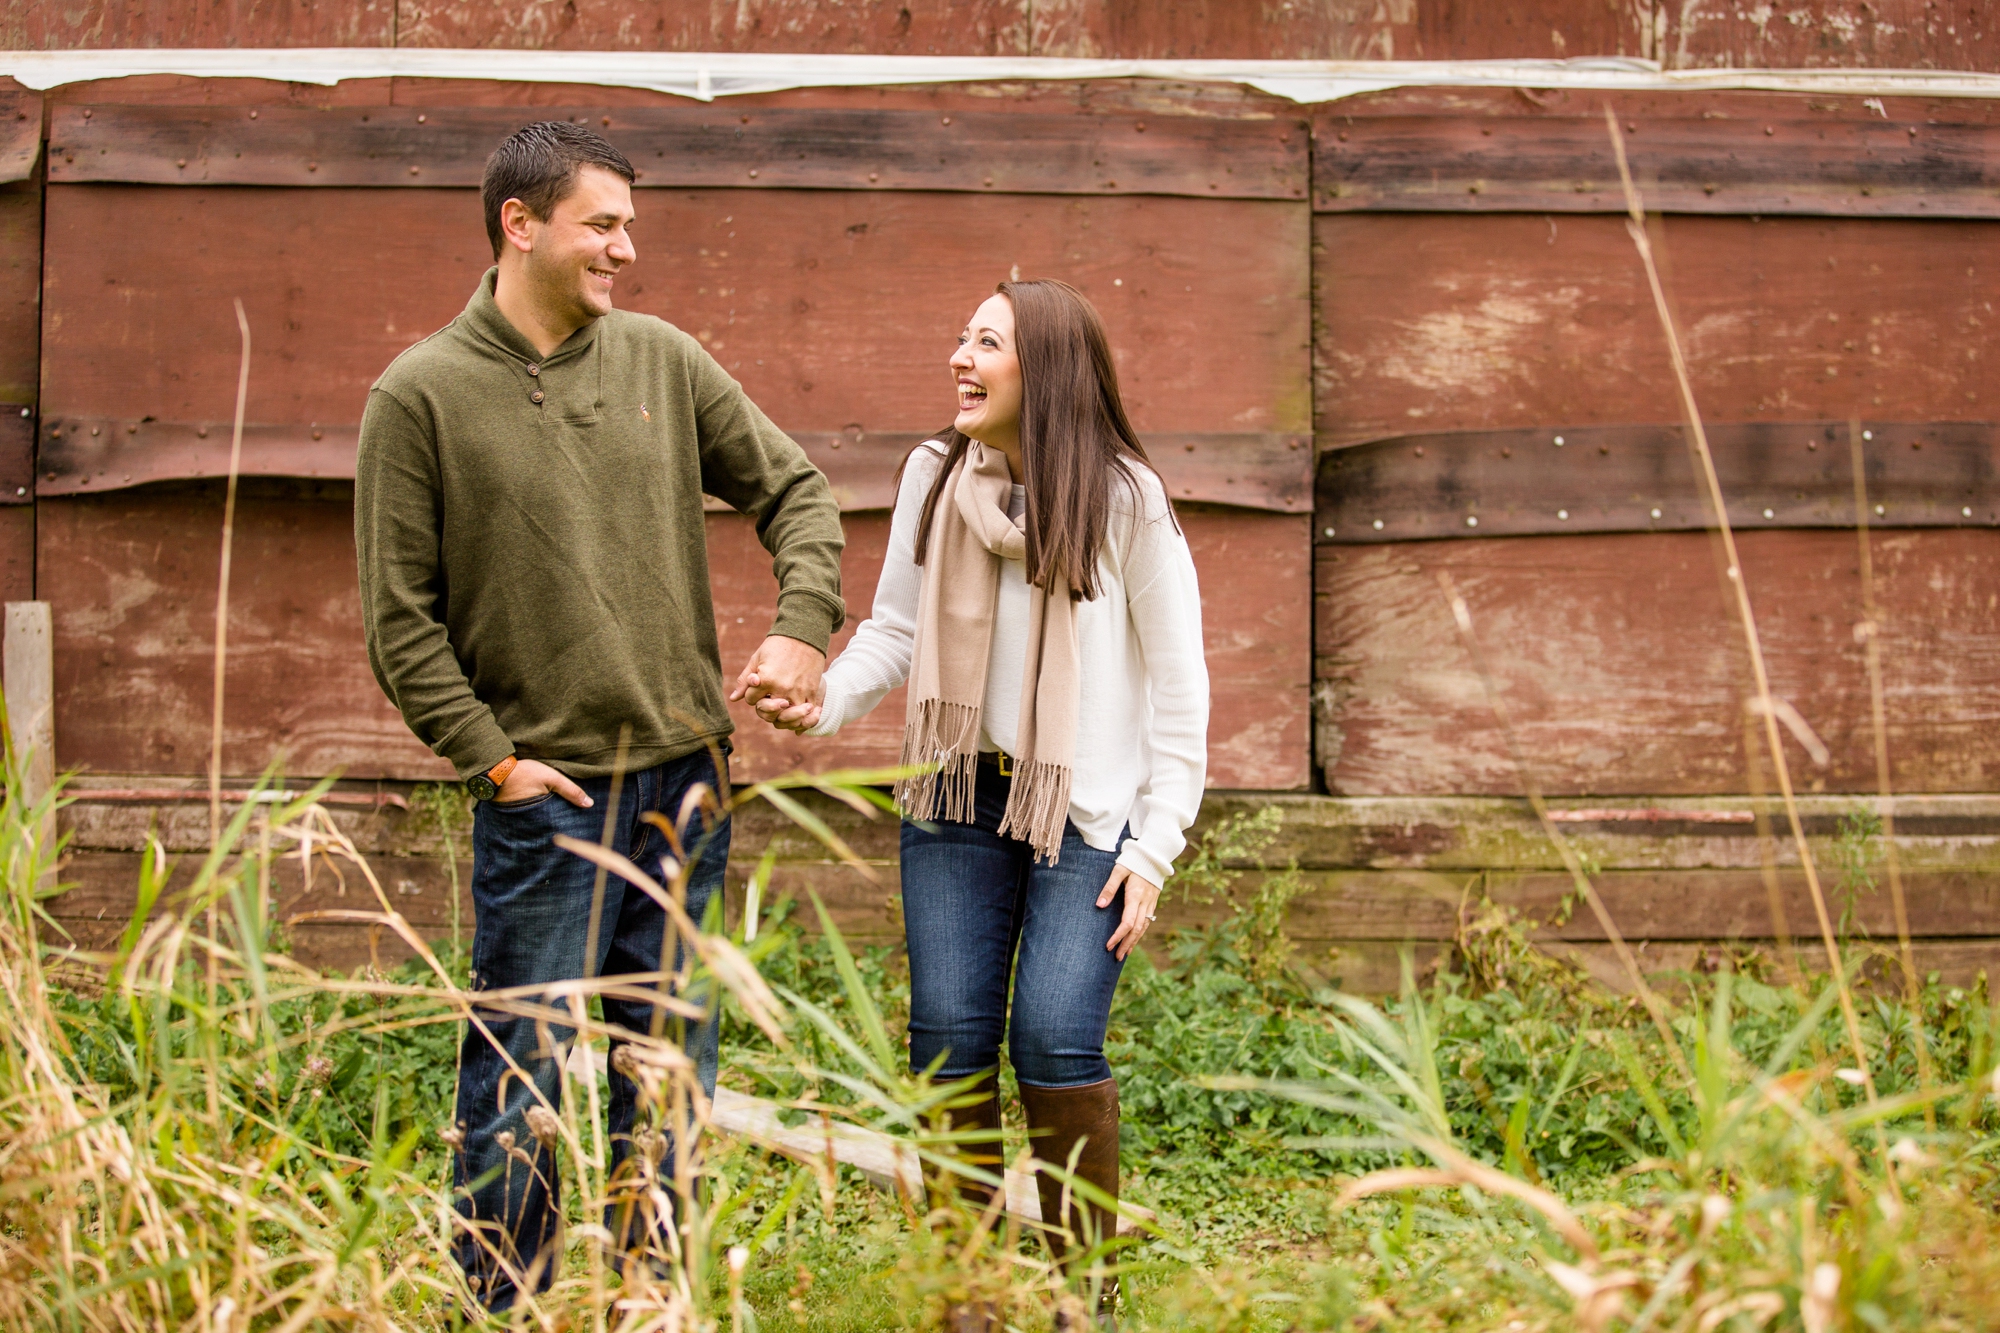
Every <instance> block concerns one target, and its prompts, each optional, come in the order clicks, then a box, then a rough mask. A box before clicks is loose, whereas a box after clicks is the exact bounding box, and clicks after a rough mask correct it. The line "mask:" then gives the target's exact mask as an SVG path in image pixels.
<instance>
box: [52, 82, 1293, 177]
mask: <svg viewBox="0 0 2000 1333" xmlns="http://www.w3.org/2000/svg"><path fill="white" fill-rule="evenodd" d="M536 114H537V115H540V116H542V117H544V118H549V119H558V118H560V119H569V120H574V121H576V122H578V123H582V124H588V125H590V126H591V127H592V128H594V129H599V130H601V131H602V132H603V133H604V135H605V136H606V137H607V138H609V139H610V140H611V141H612V142H613V143H615V144H617V145H618V146H619V147H620V148H621V149H623V150H624V152H625V153H626V154H627V155H628V156H629V157H630V158H631V159H632V163H633V165H634V166H635V167H636V168H637V169H638V171H639V177H638V180H637V181H636V182H635V183H636V184H638V185H641V186H660V187H670V188H676V189H680V188H686V187H689V186H722V187H735V188H742V189H762V190H771V189H837V190H966V191H973V192H979V193H985V192H991V193H995V194H1006V193H1015V194H1086V195H1089V194H1114V195H1123V194H1166V195H1194V196H1197V197H1199V198H1204V199H1219V198H1231V199H1303V198H1304V197H1305V193H1306V183H1307V161H1306V139H1307V134H1306V127H1305V122H1304V121H1303V120H1302V119H1292V120H1285V121H1250V120H1220V119H1209V118H1195V117H1187V116H1155V117H1153V118H1152V119H1150V120H1148V119H1145V118H1143V117H1129V116H1090V115H1076V114H1070V115H1042V114H1036V113H1029V112H1017V111H1003V112H991V111H989V112H978V111H972V112H964V111H961V112H959V113H958V114H956V115H944V116H937V115H932V114H929V113H927V112H923V111H897V110H873V109H869V110H861V109H855V110H836V109H831V108H826V109H817V110H792V109H787V108H779V107H757V106H752V107H747V108H746V107H738V106H736V105H734V104H730V105H726V106H687V105H681V106H664V107H620V108H615V109H613V108H607V107H597V106H592V107H565V108H559V109H551V110H548V111H545V112H538V113H536ZM527 119H528V116H527V115H526V114H524V113H523V112H521V111H519V110H515V109H510V108H506V107H453V108H442V107H437V108H430V109H427V110H415V109H410V108H401V107H387V106H380V107H372V108H362V109H356V108H346V107H343V108H324V109H321V108H306V107H265V108H262V109H259V108H255V107H253V108H250V109H249V110H242V109H237V108H193V107H164V106H147V105H120V104H115V103H114V104H110V105H97V106H77V105H63V106H60V107H58V108H56V110H55V112H54V114H53V116H52V117H51V120H50V125H49V180H50V181H51V182H52V183H61V184H82V183H101V182H107V181H117V182H133V183H138V184H147V185H289V186H317V187H339V186H371V187H401V188H417V189H426V188H434V187H452V186H459V187H472V188H477V187H478V185H479V182H480V179H481V176H482V174H483V172H484V170H485V166H486V159H487V157H488V156H489V155H490V154H491V153H492V151H493V148H494V146H495V145H496V144H498V143H499V142H500V141H501V140H502V139H504V138H506V137H507V136H508V135H509V134H511V133H513V132H514V131H515V130H517V129H519V128H520V127H521V126H522V125H523V124H524V123H526V121H527Z"/></svg>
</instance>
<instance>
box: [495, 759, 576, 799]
mask: <svg viewBox="0 0 2000 1333" xmlns="http://www.w3.org/2000/svg"><path fill="white" fill-rule="evenodd" d="M549 792H554V793H555V794H556V795H558V796H560V797H562V798H563V799H564V800H565V801H568V802H569V803H570V804H571V805H579V806H582V807H583V808H584V809H586V810H588V809H589V808H590V807H591V806H593V805H595V804H596V802H595V801H593V800H591V799H590V797H589V796H587V795H586V794H585V793H584V790H583V788H581V787H579V786H577V785H576V784H575V783H574V782H571V781H570V780H569V779H568V778H566V777H564V776H563V775H562V774H561V773H558V772H557V771H556V770H555V769H553V768H550V767H549V766H548V765H547V764H544V763H542V762H541V761H540V760H536V759H523V760H521V761H520V762H519V763H517V764H515V765H514V771H513V772H511V773H509V774H508V775H507V780H506V781H505V782H503V783H501V784H500V790H499V792H498V793H497V794H496V795H495V796H494V797H493V803H494V804H495V805H514V804H517V803H519V802H521V801H532V800H534V799H535V798H536V797H538V796H544V795H546V794H548V793H549Z"/></svg>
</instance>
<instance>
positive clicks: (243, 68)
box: [0, 47, 2000, 102]
mask: <svg viewBox="0 0 2000 1333" xmlns="http://www.w3.org/2000/svg"><path fill="white" fill-rule="evenodd" d="M0 74H5V75H10V76H12V77H13V78H15V79H17V80H19V81H20V82H21V83H22V84H25V85H26V86H27V87H30V88H36V89H44V88H54V87H58V86H60V85H62V84H66V83H79V82H83V81H85V80H91V79H117V78H126V77H129V76H132V75H139V74H182V75H190V76H193V77H196V78H208V79H277V80H281V81H284V82H290V83H314V84H328V85H330V84H335V83H339V82H340V81H341V80H343V79H379V78H390V77H398V78H412V79H503V80H508V81H514V82H524V83H582V84H597V85H601V86H608V87H623V88H650V89H653V90H655V91H657V92H663V93H672V94H674V95H676V96H679V97H691V98H695V99H697V100H700V101H704V102H706V101H712V100H713V99H715V98H717V97H729V96H733V95H738V94H742V93H768V92H777V91H780V90H782V89H786V88H830V87H878V86H884V85H891V86H893V85H897V84H922V83H968V82H980V83H987V82H995V81H1001V80H1067V79H1165V80H1172V81H1177V82H1201V83H1238V84H1245V85H1247V86H1249V87H1252V88H1256V89H1259V90H1260V91H1263V92H1267V93H1272V94H1275V95H1277V96H1279V97H1287V98H1290V99H1291V100H1292V101H1294V102H1331V101H1334V100H1336V99H1337V98H1342V97H1352V96H1354V95H1355V94H1357V93H1368V92H1376V91H1379V90H1381V89H1384V88H1401V87H1412V86H1433V87H1435V86H1449V87H1462V88H1482V87H1483V88H1568V89H1578V90H1583V91H1609V90H1622V91H1648V92H1651V91H1667V90H1680V91H1696V90H1725V89H1726V90H1752V91H1762V92H1807V93H1825V94H1845V95H1848V96H1867V97H2000V74H1974V73H1963V72H1955V71H1941V70H1869V69H1793V70H1764V69H1688V70H1663V69H1661V68H1660V66H1659V65H1658V64H1657V63H1656V62H1654V61H1651V60H1634V59H1628V58H1624V57H1600V58H1590V59H1578V60H1461V61H1453V60H1061V59H1053V58H1027V57H1022V58H1014V57H1007V56H994V57H987V56H869V55H858V56H856V55H742V54H733V53H718V54H703V53H699V52H611V51H488V50H478V51H457V50H437V49H428V48H400V49H398V48H390V47H333V48H291V49H273V48H257V49H253V48H242V49H224V50H171V49H143V50H108V51H0Z"/></svg>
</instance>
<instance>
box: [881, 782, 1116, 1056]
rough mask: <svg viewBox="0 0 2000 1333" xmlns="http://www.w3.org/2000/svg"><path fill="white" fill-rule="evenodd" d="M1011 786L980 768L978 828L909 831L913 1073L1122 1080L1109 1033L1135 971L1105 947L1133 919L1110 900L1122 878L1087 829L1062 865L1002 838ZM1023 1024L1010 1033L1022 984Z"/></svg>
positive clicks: (1068, 833) (1072, 842)
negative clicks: (1121, 983)
mask: <svg viewBox="0 0 2000 1333" xmlns="http://www.w3.org/2000/svg"><path fill="white" fill-rule="evenodd" d="M1011 786H1012V781H1011V779H1008V778H1005V777H1002V776H1001V775H1000V772H999V770H998V769H997V768H995V767H994V766H993V765H991V764H984V763H982V764H981V765H979V776H978V780H977V786H976V788H975V792H976V799H975V805H974V822H973V823H970V824H955V823H949V822H944V821H937V822H934V823H932V825H931V827H932V829H933V830H934V831H932V832H926V831H925V830H924V829H922V828H920V827H918V826H917V825H915V824H912V823H909V822H907V821H906V822H905V823H904V824H903V842H902V869H903V929H904V931H905V932H906V938H907V939H908V941H909V948H910V1068H911V1069H912V1070H917V1071H921V1070H924V1069H928V1068H930V1067H931V1064H932V1062H933V1061H935V1060H937V1059H938V1058H939V1057H940V1056H942V1057H943V1063H942V1064H941V1065H939V1066H938V1070H937V1072H938V1075H939V1076H940V1077H942V1078H966V1077H969V1076H971V1075H973V1074H980V1073H984V1072H985V1071H987V1070H989V1069H993V1068H995V1067H996V1066H998V1065H999V1063H1000V1046H1001V1043H1002V1041H1003V1040H1004V1041H1005V1042H1006V1045H1007V1054H1008V1057H1009V1059H1010V1060H1011V1061H1012V1062H1013V1065H1014V1075H1015V1077H1016V1078H1017V1079H1019V1080H1020V1081H1021V1082H1023V1083H1026V1084H1029V1085H1031V1086H1035V1087H1044V1088H1069V1087H1078V1086H1081V1085H1083V1084H1086V1083H1101V1082H1103V1081H1104V1080H1105V1079H1107V1078H1110V1077H1111V1066H1110V1065H1109V1064H1107V1063H1106V1062H1105V1059H1104V1028H1105V1025H1106V1023H1108V1022H1109V1021H1110V1017H1111V996H1112V993H1113V992H1114V991H1116V990H1117V988H1118V974H1119V973H1120V972H1121V971H1122V970H1123V969H1124V964H1123V963H1122V962H1120V961H1119V960H1118V957H1117V956H1116V955H1115V954H1113V953H1112V952H1111V951H1110V950H1108V949H1106V948H1105V947H1104V946H1105V944H1106V943H1107V942H1108V941H1109V940H1110V938H1111V935H1112V932H1113V931H1115V930H1117V929H1118V922H1119V921H1120V919H1121V918H1122V917H1123V915H1124V911H1125V893H1124V890H1123V889H1120V890H1119V892H1118V896H1117V897H1115V898H1113V899H1112V900H1111V905H1110V906H1109V907H1099V906H1098V905H1097V895H1098V894H1099V893H1100V892H1102V891H1103V889H1104V882H1105V881H1106V880H1107V879H1109V878H1110V877H1111V872H1112V869H1113V868H1114V867H1115V866H1116V865H1117V864H1118V856H1117V853H1116V852H1104V851H1099V850H1098V849H1097V848H1095V847H1092V846H1091V845H1090V844H1088V843H1086V842H1085V841H1084V840H1083V837H1082V835H1081V834H1079V833H1078V832H1077V831H1076V826H1075V825H1074V824H1070V825H1066V826H1065V827H1064V829H1063V842H1062V855H1061V856H1060V857H1059V858H1058V859H1057V862H1056V864H1054V865H1048V864H1046V863H1042V862H1037V861H1036V859H1035V855H1034V852H1033V850H1032V849H1031V848H1030V847H1029V846H1028V844H1027V843H1025V842H1022V841H1020V840H1018V839H1015V838H1003V837H1001V836H1000V835H999V833H998V832H997V830H998V829H999V827H1000V818H1001V816H1002V814H1003V813H1004V812H1005V811H1006V808H1007V792H1008V789H1009V787H1011ZM1010 974H1011V976H1012V980H1013V997H1014V1015H1013V1024H1012V1027H1011V1029H1010V1027H1009V1025H1008V1020H1007V992H1008V980H1009V976H1010Z"/></svg>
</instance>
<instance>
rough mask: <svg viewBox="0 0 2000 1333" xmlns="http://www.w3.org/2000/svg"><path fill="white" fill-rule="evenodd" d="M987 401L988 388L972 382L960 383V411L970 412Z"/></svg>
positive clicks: (961, 381)
mask: <svg viewBox="0 0 2000 1333" xmlns="http://www.w3.org/2000/svg"><path fill="white" fill-rule="evenodd" d="M985 401H986V386H985V385H983V384H974V383H973V382H972V381H971V380H960V381H959V382H958V410H959V411H961V412H970V411H971V410H972V409H973V408H975V407H978V406H979V405H980V404H981V403H983V402H985Z"/></svg>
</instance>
